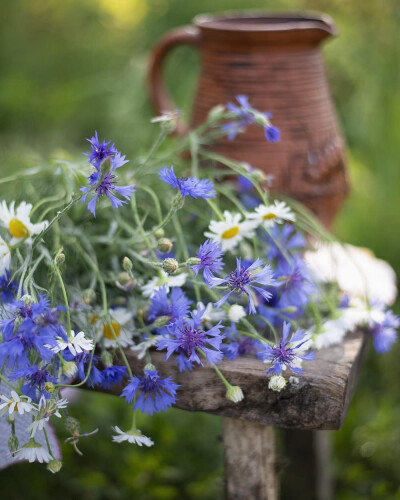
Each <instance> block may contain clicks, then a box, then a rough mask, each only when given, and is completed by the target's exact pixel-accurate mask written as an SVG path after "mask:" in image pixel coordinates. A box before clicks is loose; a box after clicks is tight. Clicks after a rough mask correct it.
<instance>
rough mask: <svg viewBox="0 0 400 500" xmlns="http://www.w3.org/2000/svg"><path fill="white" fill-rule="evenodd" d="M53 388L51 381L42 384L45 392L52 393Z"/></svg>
mask: <svg viewBox="0 0 400 500" xmlns="http://www.w3.org/2000/svg"><path fill="white" fill-rule="evenodd" d="M55 388H56V387H55V385H54V384H53V382H45V384H44V390H45V391H46V392H48V393H49V394H53V392H54V389H55Z"/></svg>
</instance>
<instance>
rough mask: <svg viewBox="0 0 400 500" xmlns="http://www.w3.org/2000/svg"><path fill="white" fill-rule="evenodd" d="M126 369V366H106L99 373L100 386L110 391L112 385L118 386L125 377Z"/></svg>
mask: <svg viewBox="0 0 400 500" xmlns="http://www.w3.org/2000/svg"><path fill="white" fill-rule="evenodd" d="M127 373H128V368H127V367H126V366H107V367H106V368H104V370H103V371H102V372H101V376H102V379H103V380H102V382H101V384H100V385H101V386H102V387H103V388H104V389H111V387H112V386H113V385H119V384H120V383H121V382H122V380H123V378H124V377H125V376H126V375H127Z"/></svg>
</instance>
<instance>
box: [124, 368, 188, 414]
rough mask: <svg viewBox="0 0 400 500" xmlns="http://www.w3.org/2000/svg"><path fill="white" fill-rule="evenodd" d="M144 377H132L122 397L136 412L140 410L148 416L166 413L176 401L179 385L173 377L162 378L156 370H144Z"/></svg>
mask: <svg viewBox="0 0 400 500" xmlns="http://www.w3.org/2000/svg"><path fill="white" fill-rule="evenodd" d="M143 372H144V375H139V376H137V377H132V378H131V379H130V381H129V383H128V385H127V386H126V387H125V388H124V390H123V391H122V394H121V397H123V398H125V400H126V401H127V402H128V403H132V401H133V399H134V397H135V396H136V398H137V399H136V401H135V403H134V405H133V409H134V410H140V411H141V412H143V413H146V415H153V413H154V412H155V413H159V412H160V411H165V410H166V409H167V408H169V407H170V406H172V405H173V404H174V403H175V401H176V397H175V394H176V391H177V389H178V387H179V385H177V384H175V382H173V380H172V379H171V377H167V378H164V379H163V378H161V377H160V375H158V373H157V371H156V370H143Z"/></svg>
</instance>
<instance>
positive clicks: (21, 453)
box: [14, 438, 52, 463]
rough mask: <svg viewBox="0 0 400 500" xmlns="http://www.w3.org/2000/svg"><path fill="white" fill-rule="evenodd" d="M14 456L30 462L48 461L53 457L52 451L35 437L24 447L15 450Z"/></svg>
mask: <svg viewBox="0 0 400 500" xmlns="http://www.w3.org/2000/svg"><path fill="white" fill-rule="evenodd" d="M14 458H15V459H16V460H28V461H29V462H30V463H32V462H40V463H43V462H44V463H47V462H50V460H51V459H52V457H51V455H50V453H49V452H48V451H47V450H45V449H44V448H43V446H42V445H41V444H39V443H37V442H36V441H35V440H34V439H33V438H31V439H30V440H29V441H28V442H27V443H26V444H25V445H24V446H23V447H22V448H20V449H19V450H17V451H16V452H15V455H14Z"/></svg>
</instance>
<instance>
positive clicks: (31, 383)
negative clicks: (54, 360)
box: [9, 365, 57, 403]
mask: <svg viewBox="0 0 400 500" xmlns="http://www.w3.org/2000/svg"><path fill="white" fill-rule="evenodd" d="M48 368H49V367H48V366H43V367H40V368H39V366H35V365H34V366H28V367H27V368H20V369H17V370H14V371H13V372H12V373H11V375H10V376H9V379H10V380H18V379H21V378H25V379H27V381H28V382H27V383H26V384H24V385H23V386H22V387H21V392H22V393H23V394H25V395H26V396H29V397H30V398H32V399H33V400H34V401H36V403H38V402H39V399H40V397H41V396H44V397H45V398H49V397H50V394H49V393H48V392H47V391H45V389H44V385H45V383H46V382H53V383H57V379H56V378H55V377H51V376H50V374H49V370H48ZM37 391H39V396H38V394H37Z"/></svg>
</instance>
